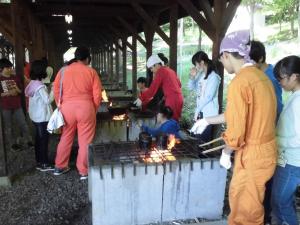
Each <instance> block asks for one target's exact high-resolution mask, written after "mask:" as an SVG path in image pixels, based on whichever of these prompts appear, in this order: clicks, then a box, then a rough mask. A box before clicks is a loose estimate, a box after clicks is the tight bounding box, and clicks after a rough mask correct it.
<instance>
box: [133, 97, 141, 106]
mask: <svg viewBox="0 0 300 225" xmlns="http://www.w3.org/2000/svg"><path fill="white" fill-rule="evenodd" d="M133 104H135V105H136V106H137V107H139V108H141V107H142V101H141V99H139V98H138V99H136V100H135V101H134V102H133Z"/></svg>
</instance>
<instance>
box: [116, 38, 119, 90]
mask: <svg viewBox="0 0 300 225" xmlns="http://www.w3.org/2000/svg"><path fill="white" fill-rule="evenodd" d="M118 41H119V40H117V42H118ZM119 52H120V49H119V47H118V43H117V44H116V80H117V84H118V85H119V76H120V71H119V68H120V55H119Z"/></svg>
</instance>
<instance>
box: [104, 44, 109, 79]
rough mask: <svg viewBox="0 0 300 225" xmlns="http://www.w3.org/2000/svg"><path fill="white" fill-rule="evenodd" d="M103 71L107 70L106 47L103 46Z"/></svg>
mask: <svg viewBox="0 0 300 225" xmlns="http://www.w3.org/2000/svg"><path fill="white" fill-rule="evenodd" d="M104 47H105V48H104V73H105V74H107V72H108V66H107V64H108V63H107V48H106V46H104Z"/></svg>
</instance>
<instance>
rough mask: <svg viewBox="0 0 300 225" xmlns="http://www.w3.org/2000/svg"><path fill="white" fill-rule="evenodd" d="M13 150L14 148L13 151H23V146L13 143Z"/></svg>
mask: <svg viewBox="0 0 300 225" xmlns="http://www.w3.org/2000/svg"><path fill="white" fill-rule="evenodd" d="M11 150H12V151H15V152H19V151H22V146H21V145H19V144H12V145H11Z"/></svg>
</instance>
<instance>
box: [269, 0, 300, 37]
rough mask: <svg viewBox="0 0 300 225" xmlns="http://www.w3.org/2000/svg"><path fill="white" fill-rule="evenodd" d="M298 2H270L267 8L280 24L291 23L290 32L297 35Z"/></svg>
mask: <svg viewBox="0 0 300 225" xmlns="http://www.w3.org/2000/svg"><path fill="white" fill-rule="evenodd" d="M298 6H299V1H298V0H272V1H271V0H268V2H267V7H268V9H269V10H270V11H272V12H273V13H274V20H275V21H276V22H278V23H279V24H280V29H281V23H282V22H283V21H286V22H290V26H291V27H290V30H291V32H292V33H293V34H295V31H296V30H295V20H296V19H297V16H298Z"/></svg>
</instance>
